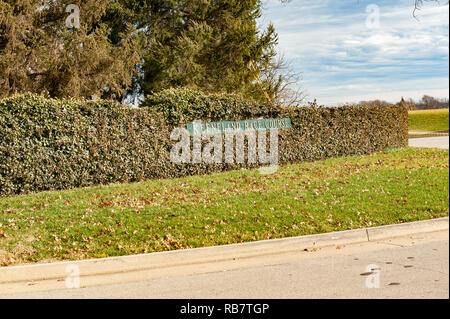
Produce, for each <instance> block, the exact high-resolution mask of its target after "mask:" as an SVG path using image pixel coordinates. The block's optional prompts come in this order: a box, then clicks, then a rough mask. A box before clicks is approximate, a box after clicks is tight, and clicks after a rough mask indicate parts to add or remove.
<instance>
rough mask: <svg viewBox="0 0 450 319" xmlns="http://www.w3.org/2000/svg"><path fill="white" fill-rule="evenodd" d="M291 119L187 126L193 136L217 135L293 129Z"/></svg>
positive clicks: (200, 123)
mask: <svg viewBox="0 0 450 319" xmlns="http://www.w3.org/2000/svg"><path fill="white" fill-rule="evenodd" d="M291 126H292V124H291V119H290V118H283V119H256V120H243V121H222V122H209V123H202V122H200V121H196V122H193V123H189V124H187V125H186V128H187V130H188V132H189V134H191V135H216V134H230V133H240V132H256V131H267V130H285V129H289V128H291Z"/></svg>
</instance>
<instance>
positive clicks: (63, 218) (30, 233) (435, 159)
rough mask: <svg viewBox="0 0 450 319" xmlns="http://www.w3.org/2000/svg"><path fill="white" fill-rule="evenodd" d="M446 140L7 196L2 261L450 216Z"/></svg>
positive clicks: (0, 202) (0, 223) (1, 224)
mask: <svg viewBox="0 0 450 319" xmlns="http://www.w3.org/2000/svg"><path fill="white" fill-rule="evenodd" d="M448 161H449V152H448V150H434V149H412V148H404V149H397V150H389V151H386V152H381V153H377V154H373V155H368V156H355V157H347V158H336V159H329V160H324V161H317V162H313V163H303V164H296V165H289V166H284V167H281V168H280V170H279V171H278V172H277V173H275V174H273V175H260V173H259V172H258V170H240V171H232V172H227V173H221V174H215V175H210V176H194V177H188V178H182V179H176V180H156V181H148V182H144V183H135V184H126V185H125V184H122V185H110V186H99V187H91V188H84V189H76V190H69V191H58V192H44V193H39V194H30V195H23V196H17V197H10V198H0V262H1V263H2V264H3V265H11V264H18V263H26V262H44V261H45V262H48V261H55V260H68V259H71V260H74V259H84V258H96V257H107V256H118V255H128V254H140V253H147V252H155V251H165V250H171V249H184V248H190V247H201V246H210V245H223V244H231V243H240V242H246V241H254V240H262V239H271V238H281V237H288V236H299V235H307V234H315V233H323V232H330V231H339V230H347V229H354V228H360V227H368V226H377V225H385V224H393V223H403V222H410V221H417V220H423V219H431V218H438V217H444V216H448V213H449V186H448V182H449V162H448Z"/></svg>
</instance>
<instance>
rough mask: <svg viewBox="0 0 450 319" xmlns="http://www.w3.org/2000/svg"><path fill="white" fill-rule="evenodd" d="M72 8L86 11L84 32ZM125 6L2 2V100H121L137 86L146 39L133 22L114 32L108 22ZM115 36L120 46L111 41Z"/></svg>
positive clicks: (67, 0) (71, 0) (107, 1)
mask: <svg viewBox="0 0 450 319" xmlns="http://www.w3.org/2000/svg"><path fill="white" fill-rule="evenodd" d="M69 4H76V5H78V7H79V9H80V15H79V19H80V25H79V28H72V29H69V28H68V27H67V23H66V19H67V18H68V16H69V15H70V14H71V13H70V12H68V13H66V8H67V6H68V5H69ZM119 5H120V3H119V2H117V1H113V0H84V1H79V0H78V1H77V0H53V1H42V0H6V1H5V0H0V57H1V59H0V96H8V95H11V94H13V93H25V92H34V93H43V94H46V95H48V96H50V97H90V96H92V95H96V96H99V97H107V98H120V96H121V95H122V94H123V93H124V91H125V89H126V88H127V87H129V86H130V85H131V79H132V74H133V73H134V72H135V65H136V64H137V63H138V62H139V59H140V52H141V49H140V47H141V40H140V39H139V37H138V34H137V31H136V29H135V28H134V27H133V26H132V25H130V24H125V25H123V26H122V28H121V29H120V32H115V33H114V31H115V30H112V28H110V27H109V25H108V24H107V23H105V22H104V21H102V19H103V18H104V17H108V16H111V15H113V14H114V10H116V9H117V6H119ZM113 33H114V36H115V37H116V39H115V40H116V41H115V43H113V42H112V41H110V38H109V37H110V36H112V35H113Z"/></svg>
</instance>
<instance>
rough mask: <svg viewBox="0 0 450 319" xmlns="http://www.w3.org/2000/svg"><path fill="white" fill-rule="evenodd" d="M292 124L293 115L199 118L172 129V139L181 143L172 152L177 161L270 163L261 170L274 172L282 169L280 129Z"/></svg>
mask: <svg viewBox="0 0 450 319" xmlns="http://www.w3.org/2000/svg"><path fill="white" fill-rule="evenodd" d="M290 127H291V120H290V119H289V118H285V119H256V120H245V121H224V122H212V123H202V122H200V121H195V122H193V123H190V124H188V125H186V128H176V129H174V130H173V131H172V133H171V135H170V139H171V140H172V141H178V142H177V143H176V144H175V145H173V147H172V149H171V151H170V160H171V161H172V162H173V163H177V164H200V163H205V164H244V163H247V164H258V163H259V164H261V165H266V164H269V167H263V168H261V169H260V172H261V173H263V174H271V173H274V172H275V171H276V170H277V168H278V159H279V155H278V134H279V130H283V129H289V128H290ZM268 137H269V141H267V138H268ZM245 141H247V148H246V147H245V146H246V143H245ZM224 145H225V147H224ZM268 148H269V150H268ZM246 150H247V151H246ZM246 155H247V156H246Z"/></svg>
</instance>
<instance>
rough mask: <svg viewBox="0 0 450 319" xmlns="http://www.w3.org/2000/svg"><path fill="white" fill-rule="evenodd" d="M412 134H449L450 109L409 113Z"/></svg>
mask: <svg viewBox="0 0 450 319" xmlns="http://www.w3.org/2000/svg"><path fill="white" fill-rule="evenodd" d="M409 131H410V132H448V131H449V121H448V109H439V110H421V111H409Z"/></svg>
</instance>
